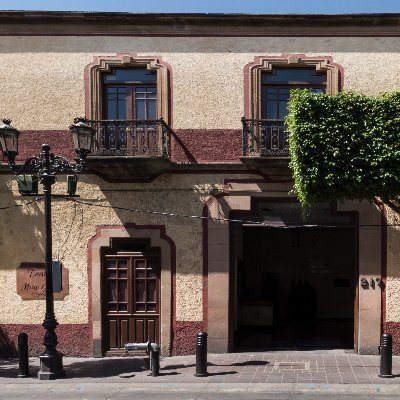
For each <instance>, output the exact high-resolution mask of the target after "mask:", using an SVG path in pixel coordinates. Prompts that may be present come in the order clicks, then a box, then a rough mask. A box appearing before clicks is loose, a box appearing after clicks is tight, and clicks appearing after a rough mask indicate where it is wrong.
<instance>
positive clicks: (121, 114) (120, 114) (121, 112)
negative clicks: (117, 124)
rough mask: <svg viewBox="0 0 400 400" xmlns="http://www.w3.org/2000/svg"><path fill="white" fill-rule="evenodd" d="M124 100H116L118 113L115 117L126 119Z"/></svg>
mask: <svg viewBox="0 0 400 400" xmlns="http://www.w3.org/2000/svg"><path fill="white" fill-rule="evenodd" d="M126 106H127V103H126V100H125V99H123V100H119V101H118V114H117V117H116V119H126Z"/></svg>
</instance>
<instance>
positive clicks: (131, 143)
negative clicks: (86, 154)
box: [89, 118, 171, 158]
mask: <svg viewBox="0 0 400 400" xmlns="http://www.w3.org/2000/svg"><path fill="white" fill-rule="evenodd" d="M89 123H90V125H91V126H92V128H94V129H95V131H96V135H95V143H94V149H93V151H92V152H91V154H90V155H91V156H114V157H115V156H143V157H144V156H152V157H164V158H169V157H170V154H171V129H170V127H169V126H168V125H167V124H166V123H165V121H164V120H163V119H162V118H160V119H157V120H104V121H93V120H92V121H89Z"/></svg>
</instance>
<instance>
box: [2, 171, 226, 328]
mask: <svg viewBox="0 0 400 400" xmlns="http://www.w3.org/2000/svg"><path fill="white" fill-rule="evenodd" d="M222 180H223V177H222V176H219V175H217V176H213V177H211V176H208V175H199V176H197V177H196V176H194V175H169V176H162V177H160V178H159V179H157V180H155V181H153V182H152V183H146V184H137V183H135V184H126V183H124V184H111V183H106V182H104V181H102V180H101V179H100V178H96V177H93V176H82V177H80V182H79V186H78V193H79V195H80V196H81V198H80V200H84V201H88V202H91V203H96V204H102V205H113V206H119V207H128V208H133V209H140V210H152V211H162V212H170V213H176V214H189V215H201V214H202V209H203V206H204V201H205V200H206V199H207V198H208V197H207V190H208V188H209V186H210V184H209V182H211V183H214V187H216V188H218V187H219V186H218V185H219V184H218V182H220V183H221V182H222ZM65 188H66V186H65V177H64V176H60V177H59V182H58V183H57V184H56V186H55V192H58V193H65ZM10 189H11V190H12V191H10ZM113 189H124V190H127V189H134V190H133V191H132V192H122V193H121V192H109V191H108V190H113ZM106 190H107V191H106ZM0 193H1V197H0V207H4V206H10V205H15V204H17V203H21V202H27V201H31V200H32V198H31V197H29V198H27V197H21V196H20V195H19V194H18V192H17V190H16V185H15V182H14V181H13V180H10V177H9V176H4V175H3V176H1V177H0ZM0 218H1V221H2V223H1V224H0V253H1V258H0V283H1V287H2V290H1V291H0V304H1V307H2V312H1V313H0V323H6V324H12V323H41V322H42V319H43V315H44V307H45V302H44V301H43V300H30V301H24V300H21V298H20V297H19V296H18V295H17V293H16V268H17V267H18V266H19V265H20V263H21V262H22V261H25V262H43V259H44V251H43V246H44V242H43V224H44V216H43V202H42V201H40V202H35V203H33V204H31V205H27V206H24V207H14V208H11V209H9V210H0ZM124 223H135V224H137V225H165V226H166V234H167V235H168V236H169V237H170V238H171V239H172V240H173V241H174V242H175V243H176V244H177V246H176V272H177V275H176V293H177V298H176V313H177V314H176V318H177V320H178V321H199V320H202V319H203V314H202V313H203V311H202V268H203V264H202V260H203V259H202V223H201V220H200V219H195V218H183V217H166V216H159V215H152V214H146V213H139V212H129V211H120V210H119V211H118V210H113V209H111V208H98V207H93V206H88V205H76V207H75V205H74V203H72V202H69V201H67V200H63V199H56V198H55V199H53V257H54V258H55V259H58V257H59V258H60V260H61V261H62V262H63V264H64V265H65V267H66V268H68V269H69V277H70V279H69V295H67V296H66V297H65V299H64V300H63V301H56V304H55V311H56V316H57V319H58V321H59V322H60V323H86V322H87V321H88V274H87V266H88V257H87V247H88V241H89V240H90V239H91V238H92V237H93V236H94V235H95V234H96V226H99V225H121V224H124ZM16 310H18V312H16Z"/></svg>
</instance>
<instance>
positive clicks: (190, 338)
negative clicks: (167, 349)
mask: <svg viewBox="0 0 400 400" xmlns="http://www.w3.org/2000/svg"><path fill="white" fill-rule="evenodd" d="M202 330H203V322H202V321H176V330H175V334H174V343H173V347H172V355H173V356H180V355H187V354H194V353H195V350H196V334H197V332H201V331H202Z"/></svg>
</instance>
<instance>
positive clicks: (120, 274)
mask: <svg viewBox="0 0 400 400" xmlns="http://www.w3.org/2000/svg"><path fill="white" fill-rule="evenodd" d="M118 277H119V278H124V279H126V278H127V277H128V271H127V270H126V269H120V270H119V271H118Z"/></svg>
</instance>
